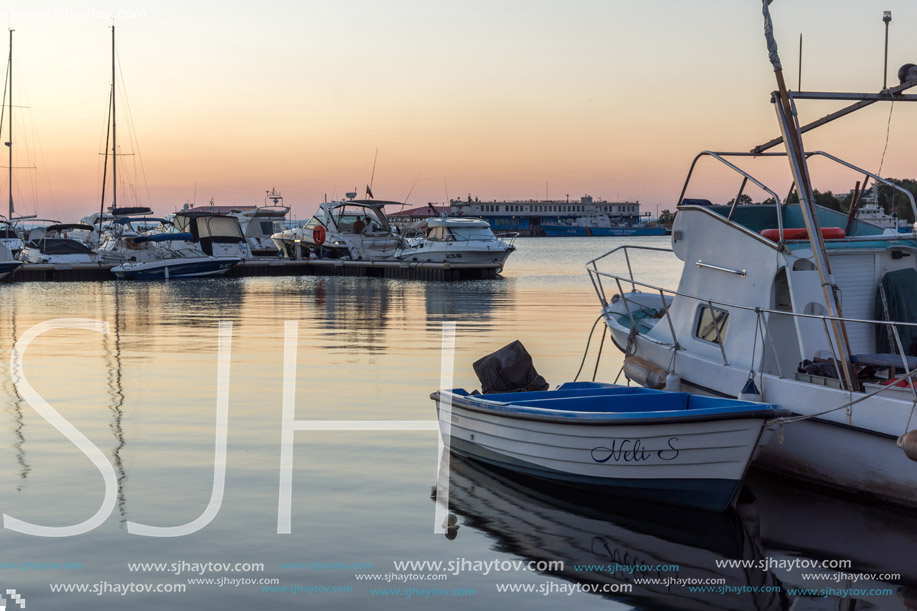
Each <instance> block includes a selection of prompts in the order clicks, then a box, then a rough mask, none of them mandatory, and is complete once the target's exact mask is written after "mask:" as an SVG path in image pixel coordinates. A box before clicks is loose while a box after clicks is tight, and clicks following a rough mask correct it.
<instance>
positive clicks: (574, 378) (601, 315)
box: [573, 312, 605, 382]
mask: <svg viewBox="0 0 917 611" xmlns="http://www.w3.org/2000/svg"><path fill="white" fill-rule="evenodd" d="M604 317H605V313H604V312H602V313H601V314H599V317H598V318H596V319H595V322H594V323H592V330H591V331H589V338H588V339H587V340H586V349H585V350H584V351H583V360H582V361H581V362H580V364H579V369H578V370H577V371H576V375H575V376H573V381H574V382H576V380H577V379H579V374H581V373H582V372H583V365H585V364H586V356H587V355H588V354H589V343H590V342H591V341H592V334H593V333H595V326H596V325H597V324H599V321H600V320H602V318H604ZM602 337H603V338H604V335H603V336H602ZM596 366H597V367H598V365H596Z"/></svg>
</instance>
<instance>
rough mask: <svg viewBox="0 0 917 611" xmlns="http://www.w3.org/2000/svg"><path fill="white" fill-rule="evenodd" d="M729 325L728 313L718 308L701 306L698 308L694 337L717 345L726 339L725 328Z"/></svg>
mask: <svg viewBox="0 0 917 611" xmlns="http://www.w3.org/2000/svg"><path fill="white" fill-rule="evenodd" d="M728 325H729V312H727V311H726V310H720V309H719V308H711V307H710V306H706V305H702V306H700V307H699V308H698V315H697V327H695V329H694V335H695V337H697V339H702V340H704V341H705V342H710V343H713V344H719V343H720V340H723V339H725V337H726V327H727V326H728Z"/></svg>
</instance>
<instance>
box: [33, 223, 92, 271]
mask: <svg viewBox="0 0 917 611" xmlns="http://www.w3.org/2000/svg"><path fill="white" fill-rule="evenodd" d="M92 231H93V227H92V226H91V225H84V224H83V223H63V224H59V225H51V226H49V227H47V228H46V229H44V230H40V235H35V233H36V232H34V231H33V232H32V233H30V235H29V242H28V244H26V246H25V248H23V249H22V251H21V252H20V253H19V260H20V261H22V262H23V263H50V264H55V265H73V264H92V263H99V262H100V259H99V255H98V254H97V253H96V252H95V251H94V250H92V249H91V248H89V247H88V246H87V245H86V243H85V241H86V239H87V238H88V237H89V236H90V235H92Z"/></svg>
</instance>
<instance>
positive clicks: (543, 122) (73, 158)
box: [0, 0, 917, 220]
mask: <svg viewBox="0 0 917 611" xmlns="http://www.w3.org/2000/svg"><path fill="white" fill-rule="evenodd" d="M36 4H37V3H34V2H22V1H19V2H14V3H13V4H12V6H11V7H9V8H8V23H9V25H10V27H12V28H14V29H15V30H16V32H15V34H14V36H15V38H14V44H15V48H14V57H13V60H14V66H13V69H14V79H15V80H14V104H17V105H22V106H28V107H29V108H28V109H18V108H16V109H14V114H13V117H14V128H15V131H14V142H15V144H16V147H15V154H16V160H15V161H14V165H15V166H26V165H35V166H37V167H36V169H35V170H16V173H15V177H14V178H15V183H16V184H15V186H14V191H13V193H14V197H15V199H16V201H17V202H18V203H17V209H18V211H19V212H20V213H36V212H37V213H38V214H40V215H42V216H53V217H56V218H62V219H64V220H70V219H74V218H77V217H79V216H82V215H84V214H88V213H89V212H91V211H93V210H97V209H98V207H99V196H100V184H101V167H102V166H101V163H102V162H101V159H102V158H101V157H100V155H99V153H101V152H102V151H103V148H104V138H105V127H106V125H105V122H106V117H107V112H108V94H109V86H110V77H111V72H110V49H111V47H110V45H111V40H110V30H109V26H110V25H111V17H112V16H114V17H115V24H116V26H117V35H118V55H119V58H120V74H119V78H121V76H123V81H121V82H120V83H119V87H120V90H121V93H122V94H125V93H126V98H125V97H122V96H119V102H118V104H119V107H118V125H119V130H118V134H119V146H120V148H121V152H122V153H132V152H133V153H135V155H134V156H132V157H122V158H120V160H119V163H120V166H121V167H122V168H123V169H124V171H123V172H122V177H123V179H124V180H125V181H126V182H125V183H124V184H123V185H122V186H120V187H119V203H122V204H125V205H127V204H135V203H139V204H151V205H152V206H153V208H154V209H155V210H156V211H157V212H161V213H165V212H169V211H172V210H174V209H175V208H176V207H177V206H180V205H181V204H182V203H184V202H185V201H191V200H192V198H194V199H195V200H196V202H197V203H198V204H204V203H206V202H208V201H209V200H210V199H211V198H213V199H214V201H215V203H217V204H232V203H236V204H254V203H261V202H263V198H264V192H265V190H266V189H270V188H271V187H276V188H277V189H278V190H280V191H282V192H283V194H284V195H285V197H286V203H288V204H290V205H292V206H293V208H294V212H295V214H296V215H297V217H303V216H307V215H308V214H309V213H311V211H312V210H314V208H315V206H316V205H317V203H318V202H319V201H321V199H322V198H323V196H324V194H327V195H328V196H329V197H331V196H332V195H336V196H338V197H340V196H341V195H342V194H343V193H344V192H345V191H348V190H351V189H353V188H354V187H357V188H358V190H359V191H360V192H361V195H362V192H363V188H364V186H365V185H366V183H368V182H369V180H370V175H371V173H372V170H373V158H374V155H375V154H376V150H377V149H378V162H377V165H376V171H375V180H374V184H373V191H374V192H375V194H376V197H377V198H384V199H392V200H398V201H402V200H404V199H405V198H406V197H407V195H408V193H409V192H410V191H411V189H412V185H414V184H415V181H416V186H414V188H413V192H411V195H410V198H409V199H408V203H409V204H412V205H423V204H425V203H426V202H429V201H435V202H441V201H444V200H446V197H447V193H448V196H450V197H467V196H468V195H469V194H472V195H475V196H479V197H481V198H482V199H494V198H496V199H503V198H519V199H527V198H544V197H545V191H546V187H547V194H548V195H549V196H550V197H552V198H563V197H564V196H565V195H566V194H570V195H571V197H579V196H580V195H583V194H585V193H589V194H592V195H594V196H596V197H602V198H606V199H609V200H616V199H629V200H634V199H638V200H639V201H640V202H641V203H642V204H643V205H644V210H645V211H647V210H648V211H651V212H655V209H656V205H657V204H661V208H666V207H668V208H671V207H672V206H673V204H674V201H675V200H676V198H677V196H678V193H679V191H680V189H681V184H682V182H683V180H684V176H685V172H686V170H687V168H688V165H689V164H690V162H691V159H692V158H693V156H694V154H695V153H697V152H698V151H700V150H702V149H718V150H747V149H749V148H751V147H752V146H753V145H755V144H758V143H760V142H763V141H765V140H768V139H770V138H771V137H773V136H775V135H776V133H777V129H776V121H775V120H774V112H773V109H772V107H771V105H770V104H769V102H768V97H769V92H770V91H771V90H773V89H774V88H775V82H774V77H773V71H772V69H771V67H770V64H769V63H768V61H767V54H766V50H765V45H764V38H763V34H762V31H763V26H762V16H761V7H760V2H758V1H757V0H746V1H737V0H696V1H693V2H685V1H684V0H641V1H636V0H630V1H623V0H563V1H532V0H528V1H526V0H518V1H515V0H514V1H507V0H486V1H485V0H480V1H477V0H466V1H456V2H445V1H440V0H383V1H379V0H335V1H321V2H317V1H310V0H304V1H298V2H294V1H289V2H284V1H279V0H265V1H263V2H258V3H252V2H246V3H242V2H227V3H223V4H222V6H221V7H220V8H214V6H215V5H214V4H213V3H207V4H205V3H203V2H197V3H184V2H177V1H173V0H164V1H160V2H156V3H153V2H139V3H125V2H98V3H89V4H80V3H63V2H48V3H42V5H43V8H41V9H36V8H33V6H34V5H36ZM883 10H891V11H892V13H893V21H892V24H891V30H890V33H891V38H890V41H891V42H890V49H889V77H888V78H889V85H890V86H891V85H895V84H897V77H896V74H897V70H898V67H899V66H900V65H902V64H903V63H906V62H914V63H917V36H914V34H913V33H914V31H915V29H917V4H915V3H914V2H913V0H883V1H882V2H881V3H879V2H872V1H863V0H820V1H816V0H792V1H791V0H776V1H775V2H774V4H773V5H772V12H773V16H774V20H775V29H776V34H777V38H778V42H779V44H780V52H781V57H782V59H783V63H784V68H785V73H786V78H787V81H788V83H789V85H790V87H792V88H794V89H795V88H796V82H797V74H798V70H797V62H798V45H799V35H800V33H802V34H803V35H804V47H805V48H804V53H803V75H802V77H803V81H802V85H803V89H805V90H838V91H857V90H866V91H878V90H879V89H880V88H881V85H882V52H883V40H884V31H885V30H884V25H883V23H882V11H883ZM5 44H6V43H5V40H3V41H2V42H0V46H3V47H5ZM2 52H3V53H4V54H5V49H4V51H2ZM125 100H126V101H125ZM128 105H129V110H130V112H131V115H132V119H133V121H132V124H133V128H134V133H135V135H136V141H135V142H132V141H131V139H130V137H129V134H130V130H129V125H130V124H131V121H129V118H128V116H127V112H126V111H127V110H128ZM836 106H837V105H830V104H818V105H813V104H811V103H810V104H809V105H807V106H803V107H801V109H800V111H801V113H802V119H803V120H804V121H808V120H811V119H814V118H818V117H820V116H821V115H823V114H826V113H827V112H830V111H831V110H832V109H833V108H834V107H836ZM858 115H861V116H855V117H854V118H848V119H846V120H842V121H839V122H837V123H836V124H834V125H832V126H830V127H827V128H824V130H823V132H821V133H817V132H816V134H813V137H812V138H811V139H809V140H807V148H809V149H817V148H820V149H824V150H828V151H830V152H835V153H837V154H839V155H841V156H845V157H848V158H850V159H851V161H854V162H857V163H860V164H861V165H864V166H866V167H868V168H870V169H873V170H875V169H878V167H879V163H880V159H881V156H882V150H883V147H884V146H885V138H886V124H887V122H888V119H889V106H888V105H887V104H877V105H874V106H873V107H871V108H870V109H868V110H864V111H861V112H860V113H858ZM6 139H7V138H6V124H4V132H3V140H6ZM915 143H917V106H914V105H911V107H908V105H907V104H898V105H896V106H895V108H894V111H893V114H892V118H891V136H890V139H889V144H888V152H887V155H886V160H885V163H884V167H883V170H882V174H883V175H886V176H891V177H899V178H901V177H915V176H917V164H915V163H914V162H915V158H917V145H915ZM138 150H139V153H140V155H139V156H137V155H136V153H137V152H138ZM0 153H3V154H4V155H5V151H0ZM141 162H142V169H143V172H142V174H141V172H140V164H141ZM2 163H3V165H6V161H5V158H4V160H3V162H2ZM749 167H750V168H752V169H754V170H757V169H759V168H768V169H767V170H766V171H765V175H767V176H774V177H775V181H774V185H775V188H777V189H779V190H784V189H786V188H787V187H788V185H789V179H788V178H787V177H786V175H785V174H786V173H785V172H783V169H784V168H783V165H782V164H781V165H776V164H775V163H774V162H772V161H760V160H759V161H753V162H750V165H749ZM822 167H825V168H826V169H827V166H814V167H813V173H814V175H815V178H816V183H817V184H816V186H817V187H818V188H821V189H822V190H826V189H833V190H835V191H836V192H838V191H846V190H848V189H850V188H852V187H853V183H854V182H855V180H857V177H856V176H853V175H851V174H849V173H835V172H833V171H832V172H821V173H820V171H819V168H822ZM144 174H145V180H144V179H143V175H144ZM721 178H725V175H723V174H719V173H716V172H709V173H707V178H706V179H705V180H706V182H703V183H702V184H701V183H699V184H700V185H701V187H703V188H701V189H699V190H695V192H693V193H692V194H693V195H695V196H706V197H709V198H710V199H713V200H715V201H725V200H728V199H729V198H731V197H732V196H733V194H734V191H735V190H736V189H737V188H738V183H737V182H736V181H733V180H728V181H721V180H719V179H721ZM819 178H822V181H821V182H819ZM133 194H136V195H133ZM752 195H753V196H754V197H756V198H758V195H759V194H758V193H752ZM6 199H7V188H6V182H5V179H4V180H3V185H2V195H0V202H3V204H2V208H3V209H4V210H5V202H6Z"/></svg>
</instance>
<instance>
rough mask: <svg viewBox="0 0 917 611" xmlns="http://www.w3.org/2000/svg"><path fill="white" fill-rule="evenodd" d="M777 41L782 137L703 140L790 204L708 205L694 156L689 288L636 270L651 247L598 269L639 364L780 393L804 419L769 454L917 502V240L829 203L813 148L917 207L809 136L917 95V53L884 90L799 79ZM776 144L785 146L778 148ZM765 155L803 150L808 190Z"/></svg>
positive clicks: (800, 170)
mask: <svg viewBox="0 0 917 611" xmlns="http://www.w3.org/2000/svg"><path fill="white" fill-rule="evenodd" d="M767 4H769V2H767V0H765V4H764V8H765V16H766V25H767V29H770V28H771V27H772V26H771V24H770V17H769V14H768V10H767ZM769 48H770V50H771V59H772V62H773V63H774V68H775V74H776V75H777V81H778V91H776V92H774V93H773V94H772V96H771V100H772V103H774V105H775V107H776V110H777V116H778V119H779V124H780V129H781V137H780V138H777V139H775V140H772V141H770V142H768V143H765V144H763V145H760V146H758V147H755V148H754V149H752V151H751V152H750V153H717V152H712V151H704V152H703V153H701V154H700V155H698V157H697V158H695V161H694V164H696V163H697V161H698V159H700V158H701V157H703V158H707V159H712V160H714V161H716V162H719V163H721V164H722V165H724V166H725V167H727V168H729V169H731V170H733V171H734V172H736V175H737V176H736V177H737V181H739V182H740V183H741V187H740V188H739V193H740V194H741V192H742V189H744V187H745V186H746V185H747V184H748V183H749V182H751V183H753V184H755V185H757V186H758V187H759V188H761V189H762V190H764V191H765V192H767V193H769V194H770V195H771V197H772V198H773V201H774V202H776V203H774V204H769V205H768V204H761V205H746V206H742V205H738V206H737V205H735V204H733V205H731V206H729V205H726V206H712V205H700V204H699V203H698V201H699V200H698V199H696V196H693V194H692V198H690V199H689V198H686V197H685V195H686V192H687V191H688V190H689V189H691V188H694V187H693V184H692V183H691V178H692V175H693V172H694V167H695V166H694V164H692V166H691V172H690V173H689V175H688V180H687V181H686V183H685V187H684V189H683V191H682V194H681V197H680V198H679V206H678V213H677V216H676V219H675V223H674V226H673V231H672V252H673V253H674V255H675V257H677V258H678V259H679V260H680V261H682V262H683V269H682V274H681V279H680V281H679V284H678V288H677V289H676V290H668V289H666V288H665V287H659V286H656V285H653V284H652V283H649V282H645V281H642V279H640V278H637V277H635V276H634V275H633V274H632V273H631V272H630V271H629V270H630V266H629V260H630V258H631V257H629V256H626V255H627V253H628V251H630V253H631V255H633V251H634V249H639V248H641V247H639V246H626V247H621V248H618V249H615V250H614V251H611V252H610V253H606V255H603V256H602V257H600V258H598V259H596V260H594V261H591V262H590V263H589V265H588V269H589V273H590V276H591V278H592V280H593V283H594V286H595V288H596V291H597V294H598V296H599V299H600V301H601V304H602V310H603V314H604V318H605V322H606V323H607V326H608V328H609V329H610V331H611V336H612V338H613V339H614V342H615V344H616V345H617V346H618V347H619V348H620V349H621V350H622V351H623V352H625V354H626V355H627V357H626V359H625V369H624V370H625V372H626V373H627V374H628V377H629V378H631V379H632V380H634V381H636V382H638V383H642V384H646V385H650V386H657V387H658V386H662V385H663V383H664V384H665V386H666V388H669V389H673V390H679V389H683V390H686V391H690V392H699V393H705V394H712V395H719V396H728V397H736V396H739V395H740V394H741V395H743V396H744V397H748V396H758V398H759V400H763V401H766V402H767V403H771V404H777V405H780V406H781V407H783V408H785V409H788V410H790V411H792V412H794V413H795V414H797V415H798V418H795V419H789V420H786V421H784V422H785V426H783V427H782V434H781V435H780V436H779V438H775V439H774V440H772V441H771V442H770V443H769V444H768V445H766V446H764V447H763V448H762V449H761V451H760V453H759V454H758V457H757V459H756V462H755V464H756V465H758V466H761V467H763V468H766V469H770V470H774V471H778V472H782V473H785V474H789V475H792V476H795V477H799V478H803V479H806V480H810V481H813V482H816V483H818V484H821V485H826V486H830V487H834V488H838V489H842V490H847V491H853V492H855V493H858V494H862V495H867V496H871V497H874V498H878V499H883V500H886V501H891V502H894V503H897V504H903V505H908V506H913V507H917V463H915V462H914V461H913V460H911V459H909V456H910V457H911V458H915V457H917V443H915V438H917V433H913V432H910V431H914V430H915V428H917V389H915V388H912V387H911V386H909V385H907V380H912V379H913V378H915V377H917V356H915V354H917V350H915V348H917V343H914V344H912V341H913V339H917V315H915V313H914V312H912V311H910V310H909V304H912V303H915V302H917V239H915V235H914V234H913V233H901V234H897V233H895V234H889V235H885V234H883V231H882V229H880V228H878V227H875V226H872V225H869V224H867V223H859V222H857V221H856V220H853V219H848V218H847V215H845V214H842V213H840V212H837V211H834V210H829V209H827V208H822V207H820V206H817V205H815V198H814V195H813V193H814V188H813V185H812V182H811V179H810V176H809V172H808V160H809V159H810V158H811V157H815V156H817V157H820V158H822V159H826V160H828V161H831V162H834V163H837V164H839V165H841V166H843V167H846V168H849V169H852V170H854V171H855V172H858V173H859V174H860V175H866V176H869V177H870V178H871V179H872V180H874V181H876V182H878V183H881V184H884V185H886V186H888V187H891V188H893V189H896V190H898V192H899V193H901V194H903V196H904V197H905V198H906V199H907V200H908V201H909V202H910V206H911V211H912V213H913V214H914V215H915V216H917V206H915V203H914V197H913V196H912V195H911V194H910V193H909V192H908V191H906V190H905V189H902V188H901V187H898V186H897V185H895V184H893V183H892V182H890V181H888V180H885V179H883V178H881V177H880V176H878V175H876V174H874V173H872V172H869V171H867V170H864V169H862V168H857V167H856V166H855V165H854V164H852V163H850V162H847V161H844V160H842V159H840V158H838V157H836V156H834V155H831V154H829V153H827V152H823V151H814V150H805V149H804V147H803V141H802V134H803V133H804V132H806V131H808V130H809V129H812V128H814V127H817V126H818V125H821V124H823V123H825V122H827V120H832V119H834V118H839V117H841V116H843V115H845V114H849V113H850V112H853V111H854V110H856V109H858V108H862V107H863V106H865V105H868V104H872V103H876V102H887V101H895V102H901V101H909V102H910V101H917V96H913V95H907V94H905V93H903V92H904V91H905V90H906V89H908V88H910V87H914V86H917V66H914V65H913V64H908V65H906V66H904V67H903V68H902V70H901V71H900V72H899V78H900V80H901V84H900V85H898V86H896V87H892V88H890V89H887V90H883V91H882V92H880V93H877V94H859V93H857V94H845V93H813V92H791V91H787V89H786V86H785V84H784V81H783V76H782V70H781V69H780V67H779V66H780V64H779V57H778V56H777V52H776V43H773V41H772V39H771V40H769ZM811 99H816V100H833V101H845V100H846V101H851V102H853V104H852V105H851V106H849V107H847V108H844V109H842V110H840V111H838V112H837V113H833V114H832V115H829V117H828V118H826V119H823V120H819V121H817V122H815V123H814V124H810V125H802V126H801V125H799V123H798V122H797V121H798V118H797V115H796V113H795V111H794V107H795V105H796V104H797V103H798V102H802V101H804V100H811ZM777 144H783V145H784V146H785V148H786V152H785V153H773V152H768V153H765V151H766V150H768V149H769V148H771V147H773V146H776V145H777ZM765 156H781V157H785V158H786V159H787V160H788V161H789V165H790V170H791V177H792V180H793V182H794V185H796V186H797V187H798V191H799V195H800V201H801V203H800V204H789V203H786V202H785V201H783V199H782V198H781V197H780V196H778V195H777V191H776V190H774V189H772V188H770V187H769V186H767V185H766V184H765V183H764V182H763V181H760V180H758V179H757V178H755V177H754V176H752V175H751V174H749V173H748V172H747V171H746V170H744V169H742V168H741V167H740V164H741V163H742V160H743V159H744V160H747V159H749V158H752V157H765ZM782 192H783V191H782ZM738 199H739V198H738V197H737V198H736V200H738ZM825 236H830V237H828V238H826V237H825ZM650 250H659V249H650ZM889 321H891V322H889ZM800 369H802V371H801V370H800ZM749 380H751V381H753V384H751V385H750V384H749ZM889 380H891V381H892V382H893V384H891V385H889ZM901 382H904V386H903V387H899V386H895V385H894V383H901ZM759 395H760V396H759ZM899 444H900V446H903V448H904V449H905V450H907V452H908V453H907V454H906V453H905V452H904V451H902V447H899Z"/></svg>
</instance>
